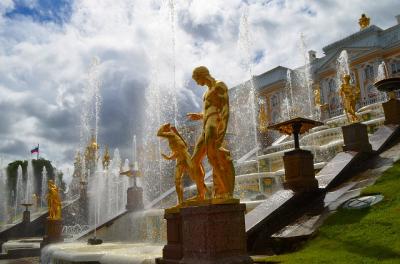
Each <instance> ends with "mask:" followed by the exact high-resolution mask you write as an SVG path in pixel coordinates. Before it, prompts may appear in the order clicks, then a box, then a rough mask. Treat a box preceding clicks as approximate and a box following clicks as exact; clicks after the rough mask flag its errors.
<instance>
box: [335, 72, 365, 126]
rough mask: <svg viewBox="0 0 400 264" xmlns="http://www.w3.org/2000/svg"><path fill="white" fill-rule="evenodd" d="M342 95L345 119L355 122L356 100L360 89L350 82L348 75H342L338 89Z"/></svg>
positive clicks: (356, 118)
mask: <svg viewBox="0 0 400 264" xmlns="http://www.w3.org/2000/svg"><path fill="white" fill-rule="evenodd" d="M339 93H340V96H341V97H342V101H343V107H344V111H345V112H346V116H347V120H348V121H349V122H351V123H354V122H357V121H358V117H357V115H356V101H357V99H358V97H359V96H360V91H359V90H358V89H356V87H355V86H354V85H351V84H350V75H348V74H344V75H343V83H342V85H340V90H339Z"/></svg>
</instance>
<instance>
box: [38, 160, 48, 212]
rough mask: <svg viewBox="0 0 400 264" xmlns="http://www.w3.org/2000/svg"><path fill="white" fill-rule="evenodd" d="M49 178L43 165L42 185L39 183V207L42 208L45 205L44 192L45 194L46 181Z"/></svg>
mask: <svg viewBox="0 0 400 264" xmlns="http://www.w3.org/2000/svg"><path fill="white" fill-rule="evenodd" d="M48 179H49V176H48V174H47V169H46V167H43V171H42V185H41V188H40V189H41V197H40V207H41V208H43V207H45V206H46V204H47V201H46V194H47V181H48Z"/></svg>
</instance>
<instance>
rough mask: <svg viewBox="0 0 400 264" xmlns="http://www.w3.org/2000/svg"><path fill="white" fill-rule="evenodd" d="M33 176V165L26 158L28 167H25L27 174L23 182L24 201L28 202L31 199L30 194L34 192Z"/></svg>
mask: <svg viewBox="0 0 400 264" xmlns="http://www.w3.org/2000/svg"><path fill="white" fill-rule="evenodd" d="M34 186H35V183H34V177H33V166H32V160H28V168H27V176H26V183H25V200H24V202H25V203H30V202H33V201H32V196H33V194H34V192H35V190H34Z"/></svg>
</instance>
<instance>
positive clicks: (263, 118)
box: [258, 103, 268, 133]
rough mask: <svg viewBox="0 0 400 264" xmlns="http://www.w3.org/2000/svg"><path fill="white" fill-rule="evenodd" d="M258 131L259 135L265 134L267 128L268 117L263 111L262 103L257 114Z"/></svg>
mask: <svg viewBox="0 0 400 264" xmlns="http://www.w3.org/2000/svg"><path fill="white" fill-rule="evenodd" d="M258 124H259V125H258V130H259V131H260V132H261V133H265V132H267V127H268V116H267V112H266V111H265V106H264V103H262V104H261V105H260V111H259V112H258Z"/></svg>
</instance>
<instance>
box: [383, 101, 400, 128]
mask: <svg viewBox="0 0 400 264" xmlns="http://www.w3.org/2000/svg"><path fill="white" fill-rule="evenodd" d="M382 107H383V111H384V112H385V125H388V124H396V125H400V100H397V99H390V100H389V101H387V102H385V103H382Z"/></svg>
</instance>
